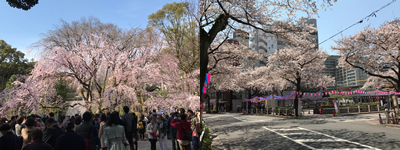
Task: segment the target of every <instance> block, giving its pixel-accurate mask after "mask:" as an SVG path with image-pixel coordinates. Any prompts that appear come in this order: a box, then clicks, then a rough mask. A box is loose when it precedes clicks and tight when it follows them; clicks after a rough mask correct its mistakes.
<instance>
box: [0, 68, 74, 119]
mask: <svg viewBox="0 0 400 150" xmlns="http://www.w3.org/2000/svg"><path fill="white" fill-rule="evenodd" d="M52 82H55V83H52ZM56 82H57V80H47V82H44V81H42V80H38V79H34V78H32V77H26V76H21V75H19V76H17V80H16V81H15V82H13V85H14V86H13V87H11V88H9V89H7V90H4V91H2V92H1V93H0V116H4V115H6V114H7V113H9V112H10V111H12V113H14V114H16V113H18V112H22V111H24V112H25V113H27V112H32V113H38V112H39V111H40V108H54V105H57V107H66V105H67V104H66V103H65V102H64V101H62V100H61V96H59V95H57V93H56V90H55V87H54V86H55V85H56ZM38 85H40V86H38Z"/></svg>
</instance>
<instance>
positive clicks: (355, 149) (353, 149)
mask: <svg viewBox="0 0 400 150" xmlns="http://www.w3.org/2000/svg"><path fill="white" fill-rule="evenodd" d="M316 150H371V149H369V148H339V149H316Z"/></svg>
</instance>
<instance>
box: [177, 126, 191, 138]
mask: <svg viewBox="0 0 400 150" xmlns="http://www.w3.org/2000/svg"><path fill="white" fill-rule="evenodd" d="M179 123H181V128H182V131H183V136H184V137H185V139H186V140H187V141H192V134H191V133H190V132H186V131H185V129H183V125H182V122H179Z"/></svg>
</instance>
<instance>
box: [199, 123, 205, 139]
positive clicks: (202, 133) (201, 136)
mask: <svg viewBox="0 0 400 150" xmlns="http://www.w3.org/2000/svg"><path fill="white" fill-rule="evenodd" d="M203 124H204V127H203V131H202V132H201V134H200V142H201V140H203V136H204V132H206V122H205V121H203Z"/></svg>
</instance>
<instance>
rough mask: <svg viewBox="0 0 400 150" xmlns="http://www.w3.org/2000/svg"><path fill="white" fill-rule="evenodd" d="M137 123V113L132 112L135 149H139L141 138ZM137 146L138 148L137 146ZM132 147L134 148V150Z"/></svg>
mask: <svg viewBox="0 0 400 150" xmlns="http://www.w3.org/2000/svg"><path fill="white" fill-rule="evenodd" d="M137 123H138V118H137V116H136V114H135V113H132V133H133V138H134V140H133V148H134V149H136V150H137V149H138V142H137V141H138V140H139V136H138V129H137ZM135 147H136V148H135ZM134 149H132V150H134Z"/></svg>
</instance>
